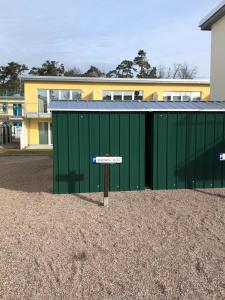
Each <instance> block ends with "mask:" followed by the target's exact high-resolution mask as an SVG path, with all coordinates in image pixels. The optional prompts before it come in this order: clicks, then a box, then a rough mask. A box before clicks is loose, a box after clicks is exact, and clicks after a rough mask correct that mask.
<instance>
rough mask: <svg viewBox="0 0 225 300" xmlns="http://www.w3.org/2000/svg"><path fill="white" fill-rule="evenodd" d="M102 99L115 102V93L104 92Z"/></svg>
mask: <svg viewBox="0 0 225 300" xmlns="http://www.w3.org/2000/svg"><path fill="white" fill-rule="evenodd" d="M102 99H103V100H106V101H107V100H113V92H111V91H103V93H102Z"/></svg>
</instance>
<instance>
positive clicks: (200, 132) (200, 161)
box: [195, 113, 206, 188]
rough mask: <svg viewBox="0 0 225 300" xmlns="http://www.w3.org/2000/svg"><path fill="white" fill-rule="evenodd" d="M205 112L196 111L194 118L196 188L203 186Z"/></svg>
mask: <svg viewBox="0 0 225 300" xmlns="http://www.w3.org/2000/svg"><path fill="white" fill-rule="evenodd" d="M205 125H206V123H205V113H198V114H197V120H196V129H195V130H196V159H195V174H196V181H195V187H196V188H204V156H205V129H206V126H205Z"/></svg>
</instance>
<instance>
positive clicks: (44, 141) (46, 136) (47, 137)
mask: <svg viewBox="0 0 225 300" xmlns="http://www.w3.org/2000/svg"><path fill="white" fill-rule="evenodd" d="M38 129H39V144H41V145H52V123H50V122H39V123H38Z"/></svg>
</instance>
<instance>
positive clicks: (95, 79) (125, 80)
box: [21, 76, 210, 85]
mask: <svg viewBox="0 0 225 300" xmlns="http://www.w3.org/2000/svg"><path fill="white" fill-rule="evenodd" d="M21 80H22V81H52V82H90V83H91V82H97V83H114V82H115V83H139V84H140V83H142V84H190V85H191V84H202V85H209V84H210V80H209V79H137V78H104V77H65V76H22V77H21Z"/></svg>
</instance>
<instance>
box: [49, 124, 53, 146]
mask: <svg viewBox="0 0 225 300" xmlns="http://www.w3.org/2000/svg"><path fill="white" fill-rule="evenodd" d="M48 145H49V146H52V145H53V144H52V143H51V122H48Z"/></svg>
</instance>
